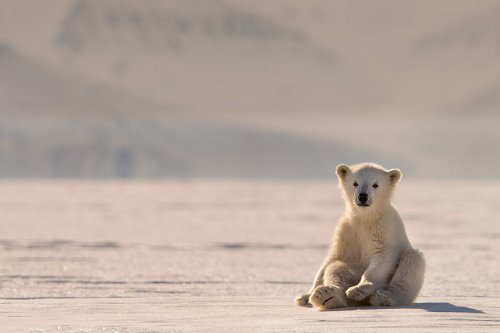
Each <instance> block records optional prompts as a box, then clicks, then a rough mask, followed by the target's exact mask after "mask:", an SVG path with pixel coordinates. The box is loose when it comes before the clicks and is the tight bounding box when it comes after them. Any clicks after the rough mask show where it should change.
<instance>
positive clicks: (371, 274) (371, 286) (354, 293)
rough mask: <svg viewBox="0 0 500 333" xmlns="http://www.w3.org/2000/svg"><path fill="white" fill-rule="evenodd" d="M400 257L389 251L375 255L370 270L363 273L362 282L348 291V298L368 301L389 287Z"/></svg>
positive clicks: (369, 266)
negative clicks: (378, 291)
mask: <svg viewBox="0 0 500 333" xmlns="http://www.w3.org/2000/svg"><path fill="white" fill-rule="evenodd" d="M397 260H398V256H397V255H396V254H395V253H393V252H389V251H385V252H381V253H378V254H376V255H374V256H373V257H372V258H371V260H370V264H369V265H368V268H367V269H366V271H365V272H364V273H363V276H362V277H361V281H359V283H358V284H357V285H355V286H352V287H350V288H349V289H347V291H346V295H347V298H348V299H350V300H353V301H358V302H360V301H362V300H365V299H367V298H368V297H369V296H371V295H372V294H373V293H375V291H376V290H379V289H384V288H385V287H387V285H388V282H389V280H390V277H391V275H392V273H393V272H394V269H395V267H396V264H397Z"/></svg>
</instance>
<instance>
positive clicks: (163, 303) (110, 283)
mask: <svg viewBox="0 0 500 333" xmlns="http://www.w3.org/2000/svg"><path fill="white" fill-rule="evenodd" d="M499 189H500V182H486V181H416V180H406V179H403V181H402V183H401V185H400V188H399V189H398V192H397V194H396V197H395V202H396V205H397V207H398V209H399V211H400V213H401V215H402V216H403V218H404V220H405V223H406V227H407V232H408V234H409V237H410V240H411V241H412V243H413V245H414V246H415V247H417V248H419V249H421V250H422V251H423V252H424V254H425V256H426V260H427V273H426V280H425V284H424V287H423V289H422V292H421V294H420V297H419V298H418V300H417V303H416V304H414V305H412V306H409V307H399V308H350V309H341V310H335V311H327V312H317V311H316V310H314V309H312V308H307V307H299V306H296V305H295V304H294V301H293V299H294V297H295V296H297V295H299V294H302V293H304V292H305V291H307V289H308V288H309V285H310V283H311V281H312V278H313V276H314V273H315V270H316V269H317V267H318V266H319V264H320V262H321V261H322V259H323V256H324V254H325V251H326V247H327V246H328V243H329V240H330V237H331V233H332V231H333V228H334V226H335V221H336V219H337V218H338V217H339V215H340V214H341V212H342V209H343V207H342V202H341V199H340V195H339V193H338V190H337V186H336V184H335V182H333V181H331V182H327V181H317V182H314V181H300V182H299V181H255V182H250V181H238V180H219V181H209V180H190V181H188V180H186V181H177V180H170V181H161V182H147V181H134V182H118V181H37V180H33V181H15V180H14V181H3V182H1V183H0V211H1V212H2V219H1V226H2V236H1V237H0V248H1V251H0V258H1V259H0V281H1V285H0V286H1V287H0V325H1V327H2V329H1V331H2V332H184V331H195V332H207V331H210V332H213V331H228V332H235V331H237V332H258V331H262V332H304V331H305V332H322V331H328V332H381V331H384V332H386V331H388V332H391V331H393V332H401V331H404V332H422V331H425V332H498V329H499V327H500V310H499V304H500V288H499V287H500V280H499V276H500V274H499V272H500V268H499V265H498V259H497V253H498V252H499V250H500V242H499V239H500V224H499V222H498V221H499V217H500V214H499V211H500V209H499V208H500V201H499V200H498V199H497V198H498V197H497V195H498V193H499Z"/></svg>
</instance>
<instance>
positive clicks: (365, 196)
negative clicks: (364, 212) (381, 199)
mask: <svg viewBox="0 0 500 333" xmlns="http://www.w3.org/2000/svg"><path fill="white" fill-rule="evenodd" d="M358 200H359V202H361V203H366V202H367V201H368V193H360V194H359V195H358Z"/></svg>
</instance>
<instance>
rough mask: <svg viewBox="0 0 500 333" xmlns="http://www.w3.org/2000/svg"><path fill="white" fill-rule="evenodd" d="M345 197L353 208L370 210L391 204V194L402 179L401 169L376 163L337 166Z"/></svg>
mask: <svg viewBox="0 0 500 333" xmlns="http://www.w3.org/2000/svg"><path fill="white" fill-rule="evenodd" d="M337 176H338V178H339V183H340V187H341V189H342V192H343V195H344V199H345V201H346V203H347V204H348V205H350V207H351V208H352V209H353V210H356V211H368V210H372V209H380V208H383V207H384V206H386V205H389V204H390V201H391V194H392V192H393V190H394V188H395V186H396V183H397V182H398V181H399V180H400V179H401V176H402V175H401V171H399V169H390V170H387V169H385V168H384V167H382V166H380V165H377V164H374V163H361V164H356V165H352V166H347V165H345V164H340V165H338V166H337Z"/></svg>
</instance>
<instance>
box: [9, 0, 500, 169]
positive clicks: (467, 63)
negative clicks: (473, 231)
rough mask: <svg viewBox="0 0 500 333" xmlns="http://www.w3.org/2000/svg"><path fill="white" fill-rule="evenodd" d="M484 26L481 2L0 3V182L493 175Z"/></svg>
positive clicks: (495, 97) (497, 149) (493, 48)
mask: <svg viewBox="0 0 500 333" xmlns="http://www.w3.org/2000/svg"><path fill="white" fill-rule="evenodd" d="M499 18H500V1H487V0H479V1H468V0H450V1H400V0H394V1H352V0H349V1H329V0H313V1H312V0H307V1H306V0H267V1H264V0H238V1H236V0H220V1H217V0H213V1H212V0H164V1H160V0H143V1H136V0H31V1H29V0H0V176H1V177H56V178H58V177H77V178H82V177H84V178H108V177H120V178H129V177H146V178H149V177H248V178H258V177H266V178H322V177H333V175H334V168H335V165H336V164H337V163H341V162H342V163H353V162H360V161H374V162H378V163H381V164H383V165H385V166H387V167H400V168H402V169H403V172H404V173H405V175H406V176H410V177H423V178H424V177H425V178H486V177H495V178H498V177H499V175H500V173H499V170H500V112H499V109H500V19H499Z"/></svg>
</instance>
